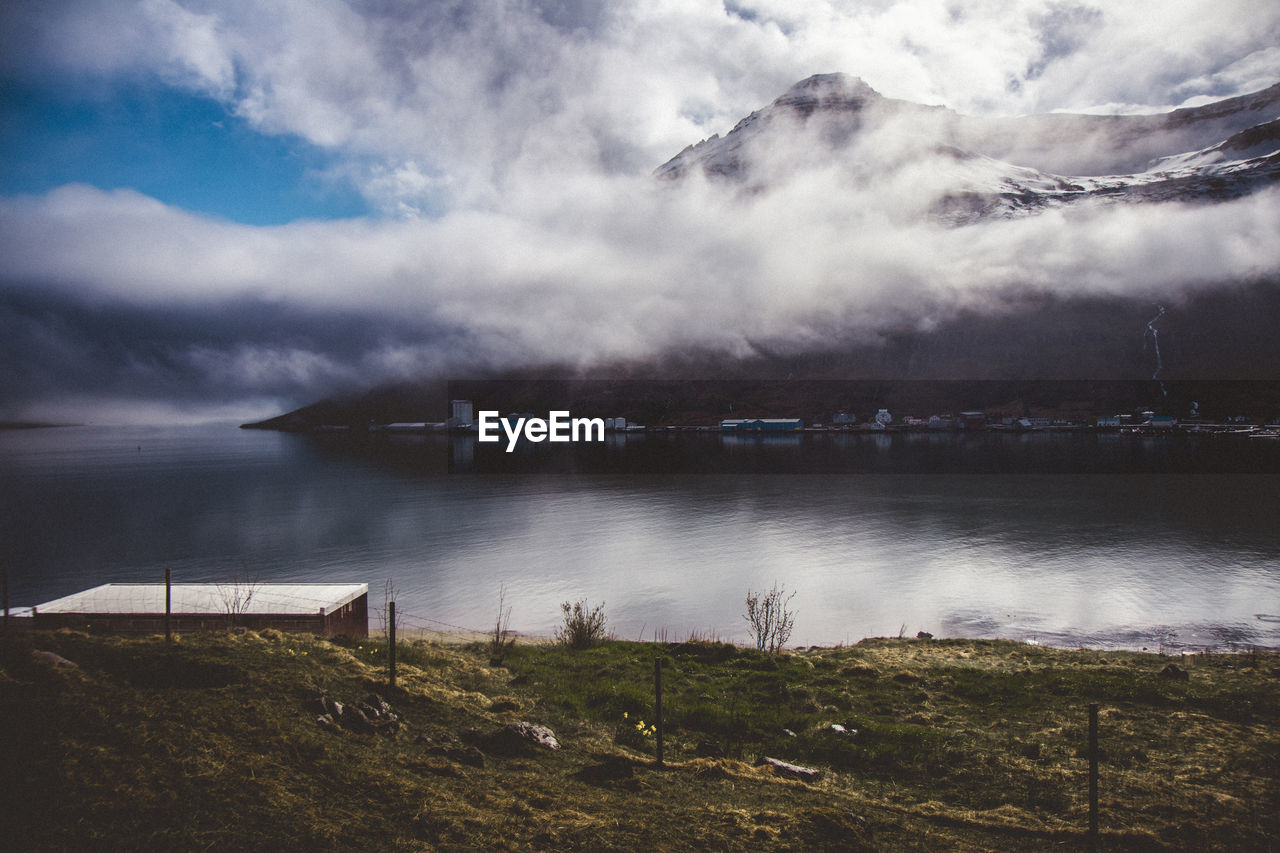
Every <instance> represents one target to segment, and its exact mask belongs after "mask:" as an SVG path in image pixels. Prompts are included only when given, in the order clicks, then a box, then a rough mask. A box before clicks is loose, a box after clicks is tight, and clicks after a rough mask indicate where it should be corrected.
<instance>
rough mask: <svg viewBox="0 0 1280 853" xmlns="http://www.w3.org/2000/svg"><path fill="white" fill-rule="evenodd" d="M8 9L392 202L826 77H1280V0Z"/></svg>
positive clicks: (1189, 88)
mask: <svg viewBox="0 0 1280 853" xmlns="http://www.w3.org/2000/svg"><path fill="white" fill-rule="evenodd" d="M544 9H549V10H550V11H544ZM7 15H8V16H9V17H10V18H11V20H10V21H8V22H7V23H8V24H9V26H8V27H7V29H8V31H9V32H10V33H11V36H10V38H9V39H7V40H6V42H12V45H10V44H9V43H6V44H5V47H6V48H8V47H12V48H13V50H14V51H15V52H16V53H17V55H18V58H17V59H11V60H10V62H11V63H12V62H15V61H16V62H26V63H27V64H28V65H30V66H32V67H49V66H52V67H63V68H65V67H73V68H88V69H90V70H93V71H95V72H99V73H110V72H112V71H129V72H132V73H138V72H143V73H146V72H152V73H156V74H158V75H160V76H161V77H163V78H164V79H166V80H169V81H171V82H173V83H174V84H176V85H180V86H186V87H188V88H191V89H193V90H195V91H198V92H201V93H206V94H210V95H212V96H214V97H217V98H219V99H220V100H222V101H223V102H224V103H226V105H227V106H228V108H229V109H231V110H233V111H235V112H236V113H238V114H239V115H241V116H244V117H245V118H247V119H249V120H250V121H251V122H252V123H253V125H254V126H256V127H257V128H259V129H260V130H262V131H263V132H265V133H288V134H296V135H298V136H301V137H303V138H305V139H307V140H309V141H310V142H313V143H315V144H317V145H320V146H323V147H325V148H328V149H331V150H333V151H335V152H337V153H339V154H342V155H345V156H346V157H348V158H349V167H348V174H350V175H352V176H354V177H355V179H356V180H357V182H358V183H359V184H360V185H361V187H362V188H363V189H364V191H365V192H366V193H367V194H368V195H369V196H370V198H371V199H373V200H374V201H375V202H376V203H377V204H378V205H379V207H380V208H381V209H383V210H385V211H388V212H391V213H406V212H407V213H412V212H415V211H428V212H434V211H438V210H439V209H441V208H452V207H456V206H459V205H463V206H483V207H497V206H501V205H502V203H503V200H504V198H505V197H506V194H507V193H509V192H510V191H511V190H512V187H513V184H515V183H518V182H519V181H520V180H522V179H523V178H526V177H527V176H528V175H530V174H550V175H553V176H560V175H566V174H568V175H574V174H580V173H582V172H584V171H585V172H587V173H596V172H603V173H606V174H613V173H618V172H624V173H629V174H642V173H645V172H647V171H648V170H650V169H652V168H653V167H654V166H656V165H658V164H659V163H661V162H663V161H664V160H666V159H667V158H668V157H670V156H671V155H672V154H674V153H675V152H677V151H679V150H680V148H682V147H684V145H686V144H688V143H689V142H694V141H697V140H698V139H700V138H702V137H705V136H708V135H710V134H711V133H716V132H719V133H723V132H725V131H727V130H728V129H729V128H730V127H731V126H732V124H733V123H734V122H735V121H736V120H737V119H738V118H740V117H741V116H743V115H745V114H746V113H747V112H749V111H751V110H753V109H756V108H758V107H760V106H762V105H764V104H766V103H768V102H769V101H770V100H772V98H774V97H775V96H777V95H778V94H780V93H781V92H782V91H784V90H785V89H786V88H787V87H788V86H789V85H790V84H791V83H793V82H795V81H796V80H799V79H801V78H803V77H807V76H809V75H810V74H813V73H819V72H829V71H842V72H845V73H849V74H852V75H856V76H861V77H863V78H865V79H866V80H867V81H868V82H869V83H870V84H871V85H872V86H874V87H875V88H876V89H878V90H879V91H881V92H882V93H884V94H886V95H889V96H892V97H900V98H906V99H910V100H915V101H921V102H926V103H944V104H946V105H948V106H950V107H952V108H954V109H957V110H960V111H962V112H995V113H1028V112H1048V111H1051V110H1055V109H1081V108H1087V107H1096V106H1098V105H1108V104H1109V105H1123V106H1126V107H1128V108H1139V107H1142V106H1144V105H1146V106H1151V105H1157V106H1164V105H1177V104H1181V103H1183V102H1185V101H1188V100H1189V99H1194V98H1196V97H1197V96H1209V95H1212V96H1227V95H1231V94H1238V93H1241V92H1244V91H1249V90H1252V89H1256V88H1260V87H1262V86H1263V85H1269V84H1270V83H1271V82H1274V81H1275V79H1276V78H1277V77H1280V49H1278V48H1277V47H1276V45H1277V43H1280V6H1277V5H1276V4H1274V3H1269V2H1263V1H1262V0H1214V2H1208V0H1160V2H1157V0H1135V2H1130V3H1122V4H1101V3H1087V2H1071V0H977V2H951V3H947V2H940V1H939V0H895V2H881V3H867V2H834V0H808V2H804V3H793V2H778V0H742V2H734V3H727V4H722V3H721V2H718V0H680V2H671V0H631V2H623V3H610V4H601V5H599V6H597V5H595V4H585V3H584V4H534V3H530V2H519V0H468V2H435V3H426V4H423V3H418V2H408V1H407V0H406V1H405V2H394V0H388V2H381V3H343V2H338V0H309V2H275V3H261V2H251V0H218V2H213V0H186V2H182V3H179V2H177V0H138V1H137V2H136V3H133V4H130V5H125V4H121V3H99V2H81V3H75V2H65V0H64V2H53V3H48V4H43V3H42V4H35V3H31V4H25V12H23V11H18V12H13V11H11V12H9V13H7Z"/></svg>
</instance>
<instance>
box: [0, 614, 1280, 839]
mask: <svg viewBox="0 0 1280 853" xmlns="http://www.w3.org/2000/svg"><path fill="white" fill-rule="evenodd" d="M33 648H38V649H43V650H48V651H52V652H56V653H57V654H59V655H61V656H63V657H65V658H67V659H68V660H71V661H74V662H75V663H76V664H77V665H78V666H77V667H76V668H68V667H63V666H55V665H52V664H49V663H47V662H41V661H37V660H35V659H33V658H32V656H31V650H32V649H33ZM385 652H386V645H385V640H383V639H381V638H374V639H372V640H368V641H362V642H359V643H336V642H330V641H326V640H321V639H316V638H305V637H295V636H289V635H282V634H279V633H276V632H273V631H264V632H261V633H254V632H248V633H243V634H238V635H223V634H209V635H198V636H197V635H190V636H184V637H181V638H180V640H179V642H178V643H177V644H175V646H174V647H173V648H168V649H167V648H166V647H165V645H164V642H163V640H162V639H161V638H155V637H152V638H135V639H125V638H118V637H101V636H88V635H85V634H81V633H75V632H60V633H56V634H30V635H17V636H14V637H9V638H6V639H5V640H4V641H3V643H2V644H0V719H2V720H3V721H4V725H3V727H2V729H0V732H2V733H0V753H2V754H3V755H5V756H6V759H7V760H6V762H5V763H4V765H3V770H2V771H0V773H2V774H3V775H2V776H0V788H2V789H3V791H4V792H5V795H4V796H3V798H0V809H3V813H0V823H2V824H3V825H4V826H5V827H6V829H5V832H6V839H7V843H12V844H13V845H15V846H13V847H12V848H11V849H23V850H76V851H79V850H96V849H101V850H117V849H156V850H201V849H235V850H242V849H243V850H253V849H263V850H303V849H308V850H315V849H344V848H349V847H353V846H362V847H367V848H370V849H379V850H472V849H495V850H526V849H556V850H560V849H568V850H575V849H580V850H599V849H617V850H634V849H655V850H667V849H671V850H683V849H716V850H761V849H769V850H773V849H779V850H783V849H790V850H824V849H829V850H861V849H865V850H872V849H878V850H939V849H945V850H1042V849H1050V848H1051V849H1055V850H1063V849H1065V850H1083V849H1085V847H1086V845H1085V839H1084V836H1083V834H1082V831H1081V830H1082V828H1083V826H1084V825H1085V823H1086V814H1085V789H1084V778H1085V777H1084V770H1085V762H1084V761H1083V759H1082V758H1081V752H1082V749H1083V746H1084V706H1085V705H1086V704H1087V703H1088V702H1098V703H1100V704H1101V705H1102V709H1103V710H1102V732H1103V736H1102V748H1103V751H1104V753H1105V760H1104V764H1103V775H1102V810H1103V828H1104V842H1105V846H1106V849H1109V850H1166V849H1185V850H1266V849H1268V847H1269V846H1274V845H1275V842H1276V838H1277V835H1278V833H1280V823H1278V819H1277V810H1276V808H1275V805H1276V803H1277V801H1278V797H1277V794H1278V792H1280V783H1278V780H1280V732H1278V731H1277V721H1278V715H1280V659H1278V658H1277V656H1276V655H1274V654H1263V655H1257V656H1250V655H1223V656H1209V657H1205V658H1201V659H1200V660H1198V661H1196V663H1195V666H1194V668H1193V669H1192V674H1191V678H1190V680H1189V681H1185V682H1184V681H1175V680H1171V679H1167V678H1161V677H1160V676H1159V675H1158V672H1159V670H1160V668H1161V667H1163V666H1164V665H1165V663H1167V662H1168V659H1165V658H1159V657H1157V656H1154V655H1137V654H1125V653H1100V652H1086V651H1080V652H1063V651H1057V650H1052V649H1040V648H1034V647H1027V646H1019V645H1015V644H1011V643H998V642H960V641H949V642H917V641H902V640H879V641H866V642H863V643H861V644H859V645H857V646H853V647H848V648H832V649H814V650H811V651H808V652H804V653H799V654H782V655H775V656H768V655H761V654H758V653H756V652H755V651H754V650H745V649H738V648H734V647H731V646H725V645H723V644H715V643H681V644H669V645H655V644H648V645H645V644H636V643H619V642H614V643H606V644H604V645H603V646H600V647H597V648H594V649H589V650H584V651H580V652H573V651H570V650H567V649H565V648H563V647H560V646H554V645H541V646H525V645H520V646H517V647H516V649H515V650H514V651H513V652H512V654H511V655H510V656H509V660H508V661H507V665H506V666H505V667H492V666H489V665H488V656H487V652H486V646H485V645H484V644H483V643H476V644H475V645H473V646H459V645H456V644H454V645H449V644H440V643H433V642H425V641H414V642H410V643H404V644H402V645H401V646H400V647H399V649H398V659H399V662H400V665H399V673H398V675H399V678H398V687H397V689H396V690H395V691H388V690H386V688H385V681H384V679H385V672H384V669H383V658H384V656H385ZM655 654H661V655H663V656H665V657H666V658H667V659H668V661H669V664H670V666H669V667H668V669H667V673H668V675H667V682H666V684H665V688H666V697H667V699H666V701H667V703H668V704H667V714H666V722H667V735H668V740H667V746H668V763H667V766H666V767H665V768H658V767H655V766H654V764H653V761H652V758H651V752H650V751H651V748H652V747H651V744H650V742H649V741H648V740H647V739H645V738H641V739H640V740H639V741H638V742H635V741H625V739H620V738H619V737H618V734H619V731H620V726H619V721H620V719H621V714H622V713H623V712H629V713H642V714H644V715H646V718H648V716H649V715H651V712H652V705H651V701H652V700H651V686H652V672H653V669H652V661H653V657H654V655H655ZM320 690H325V691H327V692H328V694H329V695H330V696H331V697H334V698H337V699H339V700H340V701H344V702H353V701H359V700H361V699H362V698H363V697H364V696H365V695H366V694H368V693H369V692H370V691H371V690H376V691H377V692H379V693H380V694H381V695H383V696H384V697H386V698H387V700H388V701H389V702H390V704H391V705H392V706H393V707H394V708H395V710H396V711H397V712H399V713H400V714H402V715H403V717H404V721H405V728H404V729H403V730H402V731H401V732H400V733H399V734H398V735H397V736H395V737H393V738H388V737H384V736H381V735H376V734H356V733H352V732H330V731H326V730H324V729H322V728H321V727H320V726H319V725H317V724H316V722H315V717H316V714H317V713H318V711H317V710H316V709H315V708H314V707H313V703H314V700H315V696H316V694H317V693H318V692H319V691H320ZM517 720H530V721H533V722H538V723H545V724H549V725H551V726H552V728H554V729H555V731H556V734H557V736H558V737H559V738H560V739H561V741H562V743H563V744H564V748H563V749H561V750H559V751H557V752H549V751H546V752H541V753H532V754H528V755H515V756H507V755H504V754H500V753H498V752H496V751H494V750H492V749H490V748H489V746H488V741H486V740H485V737H486V735H487V733H489V732H492V731H494V730H496V729H497V728H498V727H500V726H501V725H502V724H504V723H507V722H514V721H517ZM831 723H839V724H841V725H845V726H847V727H848V728H856V729H858V734H857V735H849V736H839V735H835V734H832V732H831V730H830V728H829V727H830V724H831ZM783 728H790V729H792V731H793V732H794V733H795V736H794V737H792V736H790V735H786V734H784V733H782V732H781V729H783ZM713 740H714V741H716V742H717V745H718V746H719V747H720V748H721V750H722V751H723V752H725V753H727V755H726V756H724V757H698V756H697V755H696V754H695V753H696V752H697V746H698V744H699V743H703V742H707V741H713ZM626 743H632V746H627V745H625V744H626ZM762 754H769V755H776V756H779V757H782V758H784V759H786V760H789V761H793V762H796V763H801V764H807V765H809V766H812V767H816V768H818V769H820V770H822V771H823V775H822V778H821V779H820V780H819V781H817V782H813V783H805V782H800V781H795V780H790V779H785V778H782V777H779V776H776V775H774V774H773V772H772V771H768V770H765V769H763V768H761V767H757V766H755V760H756V758H757V757H758V756H760V755H762ZM477 755H479V756H481V757H480V759H479V762H477V760H476V756H477ZM478 763H480V764H482V766H477V764H478Z"/></svg>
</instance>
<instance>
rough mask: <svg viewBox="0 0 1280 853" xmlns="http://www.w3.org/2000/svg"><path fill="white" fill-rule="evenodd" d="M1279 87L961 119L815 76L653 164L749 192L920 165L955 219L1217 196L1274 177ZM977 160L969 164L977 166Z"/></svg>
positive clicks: (668, 176) (935, 206)
mask: <svg viewBox="0 0 1280 853" xmlns="http://www.w3.org/2000/svg"><path fill="white" fill-rule="evenodd" d="M1278 121H1280V84H1276V85H1274V86H1271V87H1268V88H1266V89H1263V90H1260V91H1258V92H1253V93H1250V94H1247V95H1241V96H1237V97H1234V98H1227V99H1224V100H1221V101H1216V102H1213V103H1210V104H1205V105H1202V106H1197V107H1184V108H1180V109H1176V110H1172V111H1170V112H1167V113H1160V114H1154V115H1134V116H1122V115H1090V114H1082V113H1046V114H1038V115H1029V116H1001V117H980V116H967V115H963V114H961V113H958V112H956V111H954V110H952V109H950V108H948V107H943V106H933V105H926V104H918V103H914V102H911V101H904V100H899V99H895V98H888V97H885V96H884V95H881V94H880V93H878V92H876V90H875V89H873V88H872V87H871V86H870V85H868V84H867V83H866V82H865V81H864V80H862V79H861V78H858V77H851V76H848V75H844V74H818V75H813V76H811V77H808V78H805V79H804V80H801V81H800V82H798V83H796V84H795V85H794V86H792V87H791V88H790V89H788V90H787V91H786V92H784V93H783V94H782V95H780V96H779V97H778V98H776V99H775V100H774V101H773V102H772V103H771V104H770V105H769V106H767V107H765V108H763V109H761V110H757V111H755V112H752V113H751V114H750V115H748V116H746V117H744V118H743V119H742V120H740V121H739V122H738V123H737V124H736V125H735V126H734V128H733V129H732V130H731V131H729V132H728V133H727V134H726V135H725V136H723V137H721V136H719V135H713V136H711V137H709V138H707V139H704V140H702V141H701V142H698V143H696V144H693V145H690V146H687V147H686V148H685V149H684V150H683V151H681V152H680V153H679V154H677V155H676V156H675V157H673V158H671V159H670V160H668V161H667V162H666V163H664V164H662V165H661V166H659V167H658V168H657V169H656V170H655V171H654V176H655V177H656V178H658V179H660V180H667V181H671V182H674V183H679V182H680V181H682V180H683V179H685V178H687V177H688V176H689V175H690V174H691V173H693V172H695V171H701V172H702V173H703V174H704V175H705V176H706V177H707V178H708V179H709V180H711V181H714V182H718V183H722V184H729V185H735V184H736V185H739V186H741V187H743V188H745V189H746V190H747V192H748V193H750V194H760V193H765V192H768V191H770V190H771V189H774V188H775V187H776V186H777V185H778V184H779V183H785V182H786V180H787V179H788V178H789V177H790V176H792V175H794V174H795V173H797V172H803V171H805V170H806V169H812V168H824V167H828V166H829V165H830V164H831V163H836V164H840V165H842V166H846V167H848V168H849V169H850V170H851V171H852V173H853V174H855V175H857V176H858V177H859V180H860V181H862V182H863V183H865V182H866V181H871V182H874V181H877V180H879V181H886V180H888V179H889V178H888V177H887V176H889V175H892V173H894V172H895V171H896V172H900V171H902V170H903V169H906V168H910V167H913V166H921V167H922V168H924V169H926V170H927V171H929V172H930V174H931V177H932V178H933V179H934V183H932V184H930V185H929V187H928V189H929V190H930V191H933V192H934V193H935V195H936V198H935V199H932V200H929V201H931V203H929V204H928V207H929V209H930V212H931V213H932V215H933V216H935V217H936V218H941V219H942V220H944V221H949V222H951V223H952V224H965V223H968V222H972V221H975V220H977V219H982V218H987V217H991V216H1004V217H1008V216H1014V215H1020V214H1024V213H1027V212H1032V211H1035V210H1040V209H1044V208H1046V207H1050V206H1056V205H1061V204H1066V203H1072V202H1076V201H1080V200H1084V199H1105V200H1107V201H1132V202H1151V201H1169V200H1180V201H1214V200H1222V199H1227V198H1236V197H1239V196H1242V195H1247V194H1249V193H1251V192H1255V191H1257V190H1258V189H1260V188H1263V187H1266V186H1269V185H1272V184H1274V183H1275V181H1276V180H1277V179H1278V178H1280V124H1278V123H1277V122H1278ZM979 162H980V163H982V166H983V167H982V168H981V169H975V168H974V164H975V163H979Z"/></svg>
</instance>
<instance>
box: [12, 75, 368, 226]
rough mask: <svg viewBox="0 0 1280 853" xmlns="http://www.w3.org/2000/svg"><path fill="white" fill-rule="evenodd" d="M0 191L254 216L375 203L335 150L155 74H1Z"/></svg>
mask: <svg viewBox="0 0 1280 853" xmlns="http://www.w3.org/2000/svg"><path fill="white" fill-rule="evenodd" d="M0 140H2V142H0V194H3V195H9V196H12V195H19V194H27V193H43V192H46V191H48V190H51V189H53V188H55V187H58V186H62V185H63V184H68V183H85V184H90V185H92V186H95V187H98V188H100V189H104V190H111V189H122V188H128V189H133V190H137V191H138V192H141V193H144V194H146V195H149V196H151V197H153V198H156V199H158V200H160V201H162V202H164V203H166V204H170V205H174V206H176V207H180V208H182V209H184V210H189V211H193V212H198V213H205V214H210V215H213V216H218V217H222V218H225V219H229V220H232V221H235V222H241V223H244V224H247V225H280V224H284V223H287V222H292V221H295V220H298V219H343V218H348V217H354V216H363V215H366V214H368V213H369V208H368V205H367V204H366V203H365V200H364V199H363V197H362V196H361V195H360V194H359V192H357V191H356V189H355V188H354V187H353V186H352V185H351V184H350V183H348V182H346V181H342V180H339V179H336V178H334V177H332V176H331V175H329V174H327V170H328V169H329V167H330V166H331V165H332V163H333V162H334V158H332V157H331V156H330V155H329V154H327V153H326V152H325V151H323V150H322V149H319V148H317V147H315V146H313V145H311V144H309V143H307V142H305V141H304V140H301V139H299V138H298V137H296V136H267V135H264V134H261V133H258V132H257V131H255V130H254V129H253V128H251V127H250V126H249V125H248V123H247V122H245V121H244V120H243V119H240V118H237V117H236V116H234V115H231V114H229V113H228V112H227V111H226V109H225V108H224V107H223V106H222V105H221V104H219V103H218V102H216V101H214V100H212V99H210V98H205V97H200V96H197V95H192V94H188V93H185V92H181V91H177V90H174V89H169V88H163V87H161V86H158V85H145V84H140V83H130V84H123V85H114V86H111V87H110V88H106V87H103V88H101V89H100V90H99V91H97V92H90V93H87V92H84V91H82V90H80V89H78V88H72V87H69V86H65V85H61V86H59V85H54V84H52V83H49V84H44V83H39V82H34V81H31V80H29V79H27V80H17V79H14V78H7V79H3V80H0Z"/></svg>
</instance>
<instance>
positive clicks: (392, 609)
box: [387, 601, 396, 687]
mask: <svg viewBox="0 0 1280 853" xmlns="http://www.w3.org/2000/svg"><path fill="white" fill-rule="evenodd" d="M387 632H388V634H389V639H390V642H389V643H388V644H387V661H388V669H389V671H390V676H391V686H392V687H395V686H396V603H395V602H394V601H391V602H388V603H387Z"/></svg>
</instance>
